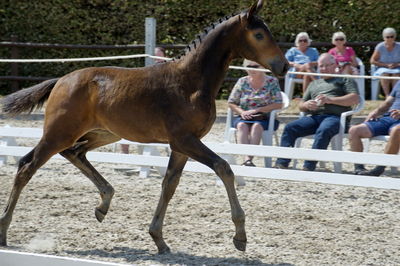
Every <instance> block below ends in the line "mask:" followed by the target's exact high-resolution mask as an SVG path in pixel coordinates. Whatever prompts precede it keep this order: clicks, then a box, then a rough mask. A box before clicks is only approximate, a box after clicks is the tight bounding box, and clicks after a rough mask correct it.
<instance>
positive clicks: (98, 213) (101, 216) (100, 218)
mask: <svg viewBox="0 0 400 266" xmlns="http://www.w3.org/2000/svg"><path fill="white" fill-rule="evenodd" d="M106 214H107V213H103V212H102V211H101V210H100V209H99V208H96V209H95V211H94V215H96V219H97V221H99V222H100V223H101V222H102V221H103V220H104V217H106Z"/></svg>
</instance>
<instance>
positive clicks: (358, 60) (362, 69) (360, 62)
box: [356, 57, 365, 76]
mask: <svg viewBox="0 0 400 266" xmlns="http://www.w3.org/2000/svg"><path fill="white" fill-rule="evenodd" d="M356 60H357V63H358V66H359V68H360V75H361V76H364V75H365V65H364V62H363V61H362V60H361V59H360V58H358V57H356Z"/></svg>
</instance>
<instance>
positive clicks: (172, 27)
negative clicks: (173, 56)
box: [0, 0, 400, 93]
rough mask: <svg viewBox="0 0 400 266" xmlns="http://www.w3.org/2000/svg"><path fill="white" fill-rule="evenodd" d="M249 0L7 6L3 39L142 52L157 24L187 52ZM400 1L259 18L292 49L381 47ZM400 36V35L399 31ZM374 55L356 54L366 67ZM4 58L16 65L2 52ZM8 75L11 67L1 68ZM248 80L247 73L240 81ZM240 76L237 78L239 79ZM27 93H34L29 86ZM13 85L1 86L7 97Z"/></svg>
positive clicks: (349, 1)
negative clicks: (334, 39)
mask: <svg viewBox="0 0 400 266" xmlns="http://www.w3.org/2000/svg"><path fill="white" fill-rule="evenodd" d="M252 2H253V1H251V0H229V1H217V0H145V1H137V0H135V1H132V0H131V1H129V0H68V1H67V0H35V1H31V0H3V1H1V4H0V22H1V25H2V26H1V27H0V36H1V39H2V40H3V41H5V40H10V38H11V36H13V35H14V36H17V38H18V41H20V42H37V43H63V44H121V45H122V44H142V43H144V20H145V18H146V17H154V18H156V20H157V43H158V44H185V43H189V42H190V41H191V40H192V39H194V37H195V35H196V34H197V33H199V32H200V31H201V30H202V29H203V28H205V27H207V26H208V25H209V24H210V23H211V22H214V21H217V19H219V18H220V17H224V16H226V15H230V14H232V13H237V12H239V11H241V10H244V9H246V8H248V7H249V6H250V5H251V4H252ZM398 10H400V2H399V1H387V0H381V1H376V0H357V1H356V0H335V1H333V0H267V1H266V6H265V8H264V9H263V10H262V12H261V13H260V14H259V15H260V16H261V17H263V18H264V20H265V21H266V23H267V24H268V25H269V27H270V29H271V31H272V33H273V34H274V36H275V38H276V39H277V40H278V41H282V42H292V41H293V40H294V38H295V36H296V34H297V33H298V32H300V31H306V32H308V33H309V34H310V36H311V38H312V39H313V40H315V41H328V42H329V41H330V39H331V36H332V33H333V32H336V31H344V32H345V33H346V35H347V37H348V40H349V41H353V42H362V41H380V40H381V39H382V37H381V32H382V29H383V28H385V27H388V26H392V27H396V26H397V25H400V16H398V15H397V12H396V11H398ZM398 30H400V29H398ZM370 52H371V51H370V50H369V47H365V48H363V49H357V53H358V54H359V56H360V57H361V58H363V60H364V62H365V63H367V59H368V57H369V56H370ZM117 53H118V54H133V53H138V51H129V50H127V51H123V52H121V51H104V50H66V49H63V50H61V49H28V48H24V49H21V51H20V55H21V58H69V57H90V56H104V55H116V54H117ZM0 56H1V57H2V58H9V57H10V49H9V48H1V49H0ZM142 64H143V61H142V60H123V61H104V62H83V63H67V64H59V63H54V64H49V63H42V64H20V65H19V68H20V73H21V74H22V75H26V76H28V75H31V76H48V77H56V76H62V75H64V74H66V73H68V72H70V71H73V70H75V69H79V68H82V67H86V66H96V65H97V66H100V65H119V66H128V67H133V66H139V65H142ZM0 70H1V72H2V75H9V74H10V67H9V65H8V64H2V65H0ZM240 74H243V73H240ZM240 74H239V73H237V74H234V75H240ZM24 85H30V84H29V83H27V84H24ZM8 87H9V84H8V83H7V82H0V88H1V90H2V93H6V92H7V88H8Z"/></svg>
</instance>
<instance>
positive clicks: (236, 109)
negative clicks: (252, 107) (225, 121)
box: [228, 103, 244, 115]
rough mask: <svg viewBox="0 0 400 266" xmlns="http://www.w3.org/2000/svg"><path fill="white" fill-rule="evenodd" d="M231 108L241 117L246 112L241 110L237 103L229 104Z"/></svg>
mask: <svg viewBox="0 0 400 266" xmlns="http://www.w3.org/2000/svg"><path fill="white" fill-rule="evenodd" d="M228 106H229V108H231V110H232V111H233V112H234V113H235V114H238V115H241V113H243V112H244V110H243V109H242V108H240V106H239V105H237V104H235V103H228Z"/></svg>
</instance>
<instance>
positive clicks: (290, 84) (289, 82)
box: [285, 67, 303, 99]
mask: <svg viewBox="0 0 400 266" xmlns="http://www.w3.org/2000/svg"><path fill="white" fill-rule="evenodd" d="M295 70H296V69H295V68H294V67H291V68H289V71H288V72H293V71H295ZM296 83H297V84H303V79H302V78H296V76H295V75H293V74H289V73H286V76H285V94H286V95H287V96H288V98H289V99H292V98H293V93H294V86H295V85H296Z"/></svg>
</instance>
